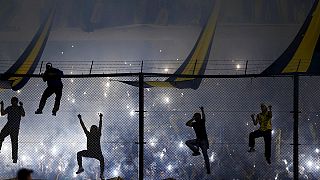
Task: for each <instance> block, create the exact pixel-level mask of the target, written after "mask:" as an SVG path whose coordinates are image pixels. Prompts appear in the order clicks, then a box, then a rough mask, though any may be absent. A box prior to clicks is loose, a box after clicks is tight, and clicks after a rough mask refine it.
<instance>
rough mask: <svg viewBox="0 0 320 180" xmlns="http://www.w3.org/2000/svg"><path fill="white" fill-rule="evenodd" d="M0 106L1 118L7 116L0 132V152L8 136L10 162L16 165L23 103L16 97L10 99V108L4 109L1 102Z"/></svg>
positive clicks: (23, 114)
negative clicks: (10, 148)
mask: <svg viewBox="0 0 320 180" xmlns="http://www.w3.org/2000/svg"><path fill="white" fill-rule="evenodd" d="M18 103H19V105H18ZM0 105H1V116H4V115H6V114H8V122H7V124H6V125H5V126H4V127H3V129H2V130H1V132H0V150H1V147H2V143H3V141H4V139H5V138H6V137H7V136H9V135H10V138H11V146H12V160H13V163H17V160H18V136H19V129H20V121H21V117H24V116H25V112H24V109H23V103H22V102H19V99H18V98H17V97H12V98H11V106H8V107H7V108H5V109H4V105H3V101H1V102H0Z"/></svg>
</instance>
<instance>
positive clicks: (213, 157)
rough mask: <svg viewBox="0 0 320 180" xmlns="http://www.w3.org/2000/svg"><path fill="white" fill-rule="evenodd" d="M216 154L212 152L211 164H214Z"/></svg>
mask: <svg viewBox="0 0 320 180" xmlns="http://www.w3.org/2000/svg"><path fill="white" fill-rule="evenodd" d="M215 159H216V158H215V154H214V152H212V154H211V156H210V157H209V160H210V162H213V161H214V160H215Z"/></svg>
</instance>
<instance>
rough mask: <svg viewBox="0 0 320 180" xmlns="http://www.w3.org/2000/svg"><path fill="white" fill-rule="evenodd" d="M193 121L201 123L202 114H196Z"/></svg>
mask: <svg viewBox="0 0 320 180" xmlns="http://www.w3.org/2000/svg"><path fill="white" fill-rule="evenodd" d="M193 119H194V120H195V121H200V120H201V114H200V113H194V115H193Z"/></svg>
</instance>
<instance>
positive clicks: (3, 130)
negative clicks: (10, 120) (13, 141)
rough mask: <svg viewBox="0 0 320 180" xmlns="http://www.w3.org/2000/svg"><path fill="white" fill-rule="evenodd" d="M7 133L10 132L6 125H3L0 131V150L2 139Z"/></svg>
mask: <svg viewBox="0 0 320 180" xmlns="http://www.w3.org/2000/svg"><path fill="white" fill-rule="evenodd" d="M9 134H10V128H9V127H8V126H7V125H5V126H4V127H3V128H2V130H1V132H0V151H1V148H2V143H3V141H4V139H5V138H6V137H7V136H9Z"/></svg>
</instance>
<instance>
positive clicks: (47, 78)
mask: <svg viewBox="0 0 320 180" xmlns="http://www.w3.org/2000/svg"><path fill="white" fill-rule="evenodd" d="M61 76H63V72H62V71H60V70H59V69H56V68H53V67H52V64H51V63H47V64H46V71H45V72H44V74H43V75H42V79H43V81H44V82H47V85H48V87H47V88H46V90H45V91H44V93H43V94H42V97H41V100H40V104H39V108H38V109H37V111H36V112H35V113H36V114H42V110H43V108H44V106H45V105H46V101H47V99H48V98H49V97H50V96H51V95H52V94H53V93H54V94H56V98H55V102H54V107H53V110H52V115H54V116H56V113H57V111H58V110H59V106H60V100H61V96H62V88H63V84H62V82H61Z"/></svg>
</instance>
